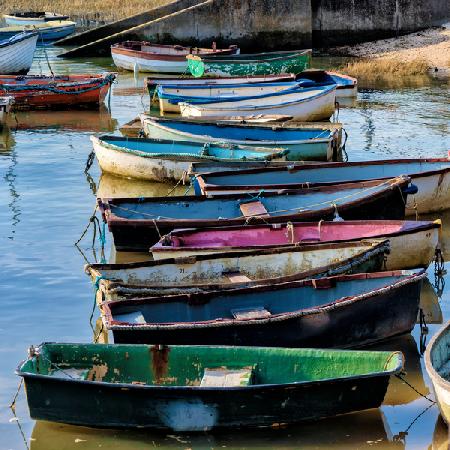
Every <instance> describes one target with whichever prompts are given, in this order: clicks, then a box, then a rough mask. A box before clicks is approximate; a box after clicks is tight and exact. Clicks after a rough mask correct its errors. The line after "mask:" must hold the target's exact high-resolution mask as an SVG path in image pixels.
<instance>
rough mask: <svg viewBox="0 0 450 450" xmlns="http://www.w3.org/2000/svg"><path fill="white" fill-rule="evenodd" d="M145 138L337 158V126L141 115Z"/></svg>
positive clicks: (292, 156) (301, 158)
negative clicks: (247, 147) (267, 149)
mask: <svg viewBox="0 0 450 450" xmlns="http://www.w3.org/2000/svg"><path fill="white" fill-rule="evenodd" d="M140 119H141V123H142V128H143V130H144V133H145V134H146V135H147V137H150V138H153V139H173V140H175V141H179V140H184V141H191V142H202V143H204V142H221V143H227V144H233V145H249V146H257V147H272V148H273V147H282V148H285V149H288V150H289V153H288V154H287V155H286V159H287V160H288V161H306V160H310V161H330V160H336V159H337V157H338V151H339V143H340V134H341V133H340V127H339V126H335V125H333V124H328V125H325V124H323V125H322V126H314V127H313V126H309V125H302V126H300V125H297V124H292V125H289V124H268V125H264V124H239V123H237V124H229V123H225V122H212V121H211V122H207V121H203V122H201V121H194V120H188V119H167V118H162V117H161V118H160V117H152V116H149V115H147V114H141V116H140Z"/></svg>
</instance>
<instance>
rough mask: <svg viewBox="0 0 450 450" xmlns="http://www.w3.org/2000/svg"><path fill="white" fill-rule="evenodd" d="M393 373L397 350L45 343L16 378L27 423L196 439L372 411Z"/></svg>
mask: <svg viewBox="0 0 450 450" xmlns="http://www.w3.org/2000/svg"><path fill="white" fill-rule="evenodd" d="M299 367H301V370H298V368H299ZM402 367H403V357H402V354H401V352H369V351H345V350H319V349H281V348H248V347H211V346H205V345H203V346H196V347H190V346H171V347H166V346H158V345H155V346H147V345H107V344H57V343H53V344H48V343H47V344H42V345H40V346H39V347H37V348H35V347H33V348H32V349H31V351H29V356H28V358H27V360H25V361H23V362H22V363H21V364H20V365H19V367H18V368H17V370H16V373H17V375H19V376H21V377H23V379H24V381H25V387H26V391H27V401H28V407H29V410H30V416H31V417H32V418H33V419H37V420H46V421H53V422H63V423H69V424H74V425H84V426H95V427H109V428H111V427H115V428H117V427H127V428H130V427H138V428H142V427H149V428H158V429H170V430H173V431H177V432H181V431H202V432H203V431H207V430H211V429H213V428H237V427H261V426H268V427H270V426H273V425H274V423H287V424H289V423H295V422H299V421H303V420H312V419H319V418H323V417H327V416H334V415H336V414H344V413H347V412H351V411H356V410H362V409H368V408H377V407H379V406H380V405H381V403H382V401H383V397H384V395H385V393H386V390H387V387H388V384H389V378H390V376H391V375H394V374H396V373H399V372H400V371H401V369H402ZM280 369H282V370H280ZM93 404H94V405H95V408H92V405H93Z"/></svg>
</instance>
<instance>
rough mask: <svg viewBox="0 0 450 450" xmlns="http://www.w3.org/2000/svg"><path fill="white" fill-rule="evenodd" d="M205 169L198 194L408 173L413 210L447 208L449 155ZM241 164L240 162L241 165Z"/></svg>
mask: <svg viewBox="0 0 450 450" xmlns="http://www.w3.org/2000/svg"><path fill="white" fill-rule="evenodd" d="M282 166H283V167H280V166H278V167H266V168H260V169H248V170H246V169H244V170H233V171H228V170H227V171H224V172H213V173H204V174H200V175H198V176H196V178H195V181H194V187H195V192H196V193H197V194H202V193H203V194H226V193H233V192H243V191H245V192H258V191H260V190H261V189H262V190H264V191H278V190H280V189H301V188H303V187H305V186H327V185H333V184H339V183H350V182H357V181H365V180H375V179H388V178H392V177H396V176H399V175H408V176H409V177H411V180H412V182H413V183H414V184H415V185H416V186H417V188H418V193H417V194H416V195H415V196H414V197H413V198H411V201H410V202H409V204H408V205H407V209H408V212H409V213H411V214H413V213H415V212H416V211H417V212H419V213H430V212H437V211H442V210H445V209H448V208H450V159H448V158H435V159H394V160H379V161H376V160H375V161H364V162H350V163H325V164H308V165H293V164H291V165H286V164H282ZM241 168H242V166H241Z"/></svg>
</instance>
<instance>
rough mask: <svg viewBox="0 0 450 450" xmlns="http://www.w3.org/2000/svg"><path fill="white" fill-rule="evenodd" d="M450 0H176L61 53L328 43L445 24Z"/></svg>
mask: <svg viewBox="0 0 450 450" xmlns="http://www.w3.org/2000/svg"><path fill="white" fill-rule="evenodd" d="M449 18H450V0H357V1H356V0H178V1H174V2H171V3H169V4H167V5H165V6H161V7H159V8H155V9H153V10H151V11H149V12H147V13H144V14H139V15H136V16H133V17H130V18H127V19H123V20H121V21H118V22H114V23H112V24H109V25H105V26H103V27H99V28H96V29H94V30H90V31H87V32H84V33H80V34H79V35H75V36H71V37H69V38H67V39H64V40H62V41H60V42H59V43H58V44H59V45H82V47H79V48H77V49H75V50H71V51H69V52H68V53H65V54H63V55H61V56H96V55H99V54H107V53H109V47H110V46H111V44H114V43H116V42H120V41H125V40H132V39H138V40H150V41H153V42H156V43H175V42H176V43H179V44H187V45H206V46H210V45H211V43H212V42H213V41H216V42H217V44H218V45H219V46H224V45H229V44H238V45H239V46H240V47H241V49H242V51H243V52H251V51H262V50H274V49H280V48H285V49H293V48H310V47H312V46H314V47H316V48H319V47H329V46H334V45H343V44H345V45H348V44H354V43H358V42H363V41H367V40H374V39H379V38H386V37H393V36H395V35H399V34H405V33H409V32H412V31H417V30H420V29H424V28H427V27H430V26H433V25H438V24H441V23H444V22H445V21H446V20H448V19H449Z"/></svg>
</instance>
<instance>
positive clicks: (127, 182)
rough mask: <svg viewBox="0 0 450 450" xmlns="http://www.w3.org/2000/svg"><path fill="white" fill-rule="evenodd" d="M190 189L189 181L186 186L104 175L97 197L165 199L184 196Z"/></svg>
mask: <svg viewBox="0 0 450 450" xmlns="http://www.w3.org/2000/svg"><path fill="white" fill-rule="evenodd" d="M188 188H189V179H186V184H185V185H183V184H182V183H180V184H179V185H178V186H175V183H173V184H172V183H157V182H153V181H145V180H138V179H130V178H122V177H117V176H114V175H111V174H109V173H102V175H101V177H100V180H99V184H98V189H97V196H98V197H100V198H116V197H118V198H134V197H164V196H166V195H168V194H170V195H183V194H184V193H185V192H186V190H187V189H188Z"/></svg>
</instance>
